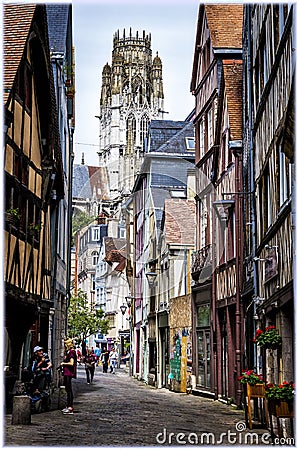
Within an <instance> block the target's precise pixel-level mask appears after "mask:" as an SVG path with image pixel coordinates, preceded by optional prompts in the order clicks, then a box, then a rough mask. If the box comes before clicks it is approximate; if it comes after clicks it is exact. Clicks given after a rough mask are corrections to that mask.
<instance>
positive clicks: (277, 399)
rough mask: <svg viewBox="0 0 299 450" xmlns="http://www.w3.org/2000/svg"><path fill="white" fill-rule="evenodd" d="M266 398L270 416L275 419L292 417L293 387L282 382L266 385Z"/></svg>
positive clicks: (291, 384)
mask: <svg viewBox="0 0 299 450" xmlns="http://www.w3.org/2000/svg"><path fill="white" fill-rule="evenodd" d="M265 395H266V398H267V400H268V403H269V411H270V414H273V415H275V416H276V417H292V416H293V409H294V398H295V385H294V383H292V382H290V383H289V382H287V381H284V382H283V383H282V384H273V383H268V384H266V394H265Z"/></svg>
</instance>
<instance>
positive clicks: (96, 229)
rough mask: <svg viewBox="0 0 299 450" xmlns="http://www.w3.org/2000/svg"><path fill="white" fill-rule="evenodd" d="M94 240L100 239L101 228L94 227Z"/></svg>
mask: <svg viewBox="0 0 299 450" xmlns="http://www.w3.org/2000/svg"><path fill="white" fill-rule="evenodd" d="M92 240H93V241H99V240H100V228H97V227H94V228H92Z"/></svg>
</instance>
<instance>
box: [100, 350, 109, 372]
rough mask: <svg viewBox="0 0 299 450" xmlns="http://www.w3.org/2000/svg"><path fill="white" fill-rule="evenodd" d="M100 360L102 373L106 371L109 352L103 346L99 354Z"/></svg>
mask: <svg viewBox="0 0 299 450" xmlns="http://www.w3.org/2000/svg"><path fill="white" fill-rule="evenodd" d="M101 361H102V364H103V373H107V372H108V363H109V352H108V350H107V349H106V347H104V348H103V351H102V355H101Z"/></svg>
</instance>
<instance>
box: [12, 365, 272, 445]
mask: <svg viewBox="0 0 299 450" xmlns="http://www.w3.org/2000/svg"><path fill="white" fill-rule="evenodd" d="M78 372H79V373H78V378H77V379H76V380H74V382H73V386H74V393H75V402H74V410H75V412H74V415H71V416H66V415H63V414H62V412H61V411H60V410H53V411H49V412H45V413H40V414H33V415H32V419H31V422H32V423H31V425H27V426H24V425H11V415H6V417H5V422H6V423H5V426H4V434H3V441H4V442H3V445H4V446H5V447H10V446H23V447H26V446H37V447H43V446H45V447H50V446H59V447H63V446H66V447H75V446H82V447H84V446H89V447H90V446H103V447H109V446H115V447H125V446H129V447H138V446H177V445H184V446H190V445H197V446H201V445H202V444H207V443H209V444H214V445H216V444H217V445H234V446H235V445H237V446H240V445H245V444H246V443H251V439H253V443H254V444H259V445H263V444H270V437H269V434H268V431H267V430H262V429H258V430H256V429H254V430H252V431H250V432H249V430H246V429H245V423H244V412H243V411H238V410H236V409H234V408H233V407H232V406H227V405H225V404H222V403H220V402H218V401H213V400H210V399H206V398H202V397H199V396H194V395H187V394H179V393H174V392H171V391H169V390H167V389H155V388H153V387H150V386H147V385H145V384H144V383H142V382H140V381H138V380H136V379H134V378H132V377H129V376H128V374H127V373H126V372H125V371H124V370H123V369H118V370H117V373H116V375H113V374H110V373H108V374H103V373H102V369H101V367H98V368H97V369H96V375H95V379H94V383H93V384H91V385H87V384H86V380H85V371H84V370H83V368H79V370H78ZM172 433H173V434H172ZM208 433H210V434H208ZM221 433H223V434H221ZM246 435H247V438H246ZM248 436H249V437H248ZM246 439H247V441H246ZM248 439H249V441H248ZM262 440H263V442H262ZM264 441H265V442H264Z"/></svg>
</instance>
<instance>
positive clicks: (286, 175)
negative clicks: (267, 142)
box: [277, 141, 291, 206]
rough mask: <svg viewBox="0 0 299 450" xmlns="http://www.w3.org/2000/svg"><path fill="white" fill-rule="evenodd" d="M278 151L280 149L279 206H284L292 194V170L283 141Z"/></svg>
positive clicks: (279, 144)
mask: <svg viewBox="0 0 299 450" xmlns="http://www.w3.org/2000/svg"><path fill="white" fill-rule="evenodd" d="M277 151H278V174H279V183H278V187H279V206H282V205H283V204H284V203H285V202H286V201H287V199H288V198H289V195H290V186H291V180H290V173H291V171H290V164H289V161H288V158H287V157H286V155H285V153H284V152H283V148H282V145H281V141H280V142H279V143H278V146H277Z"/></svg>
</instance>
